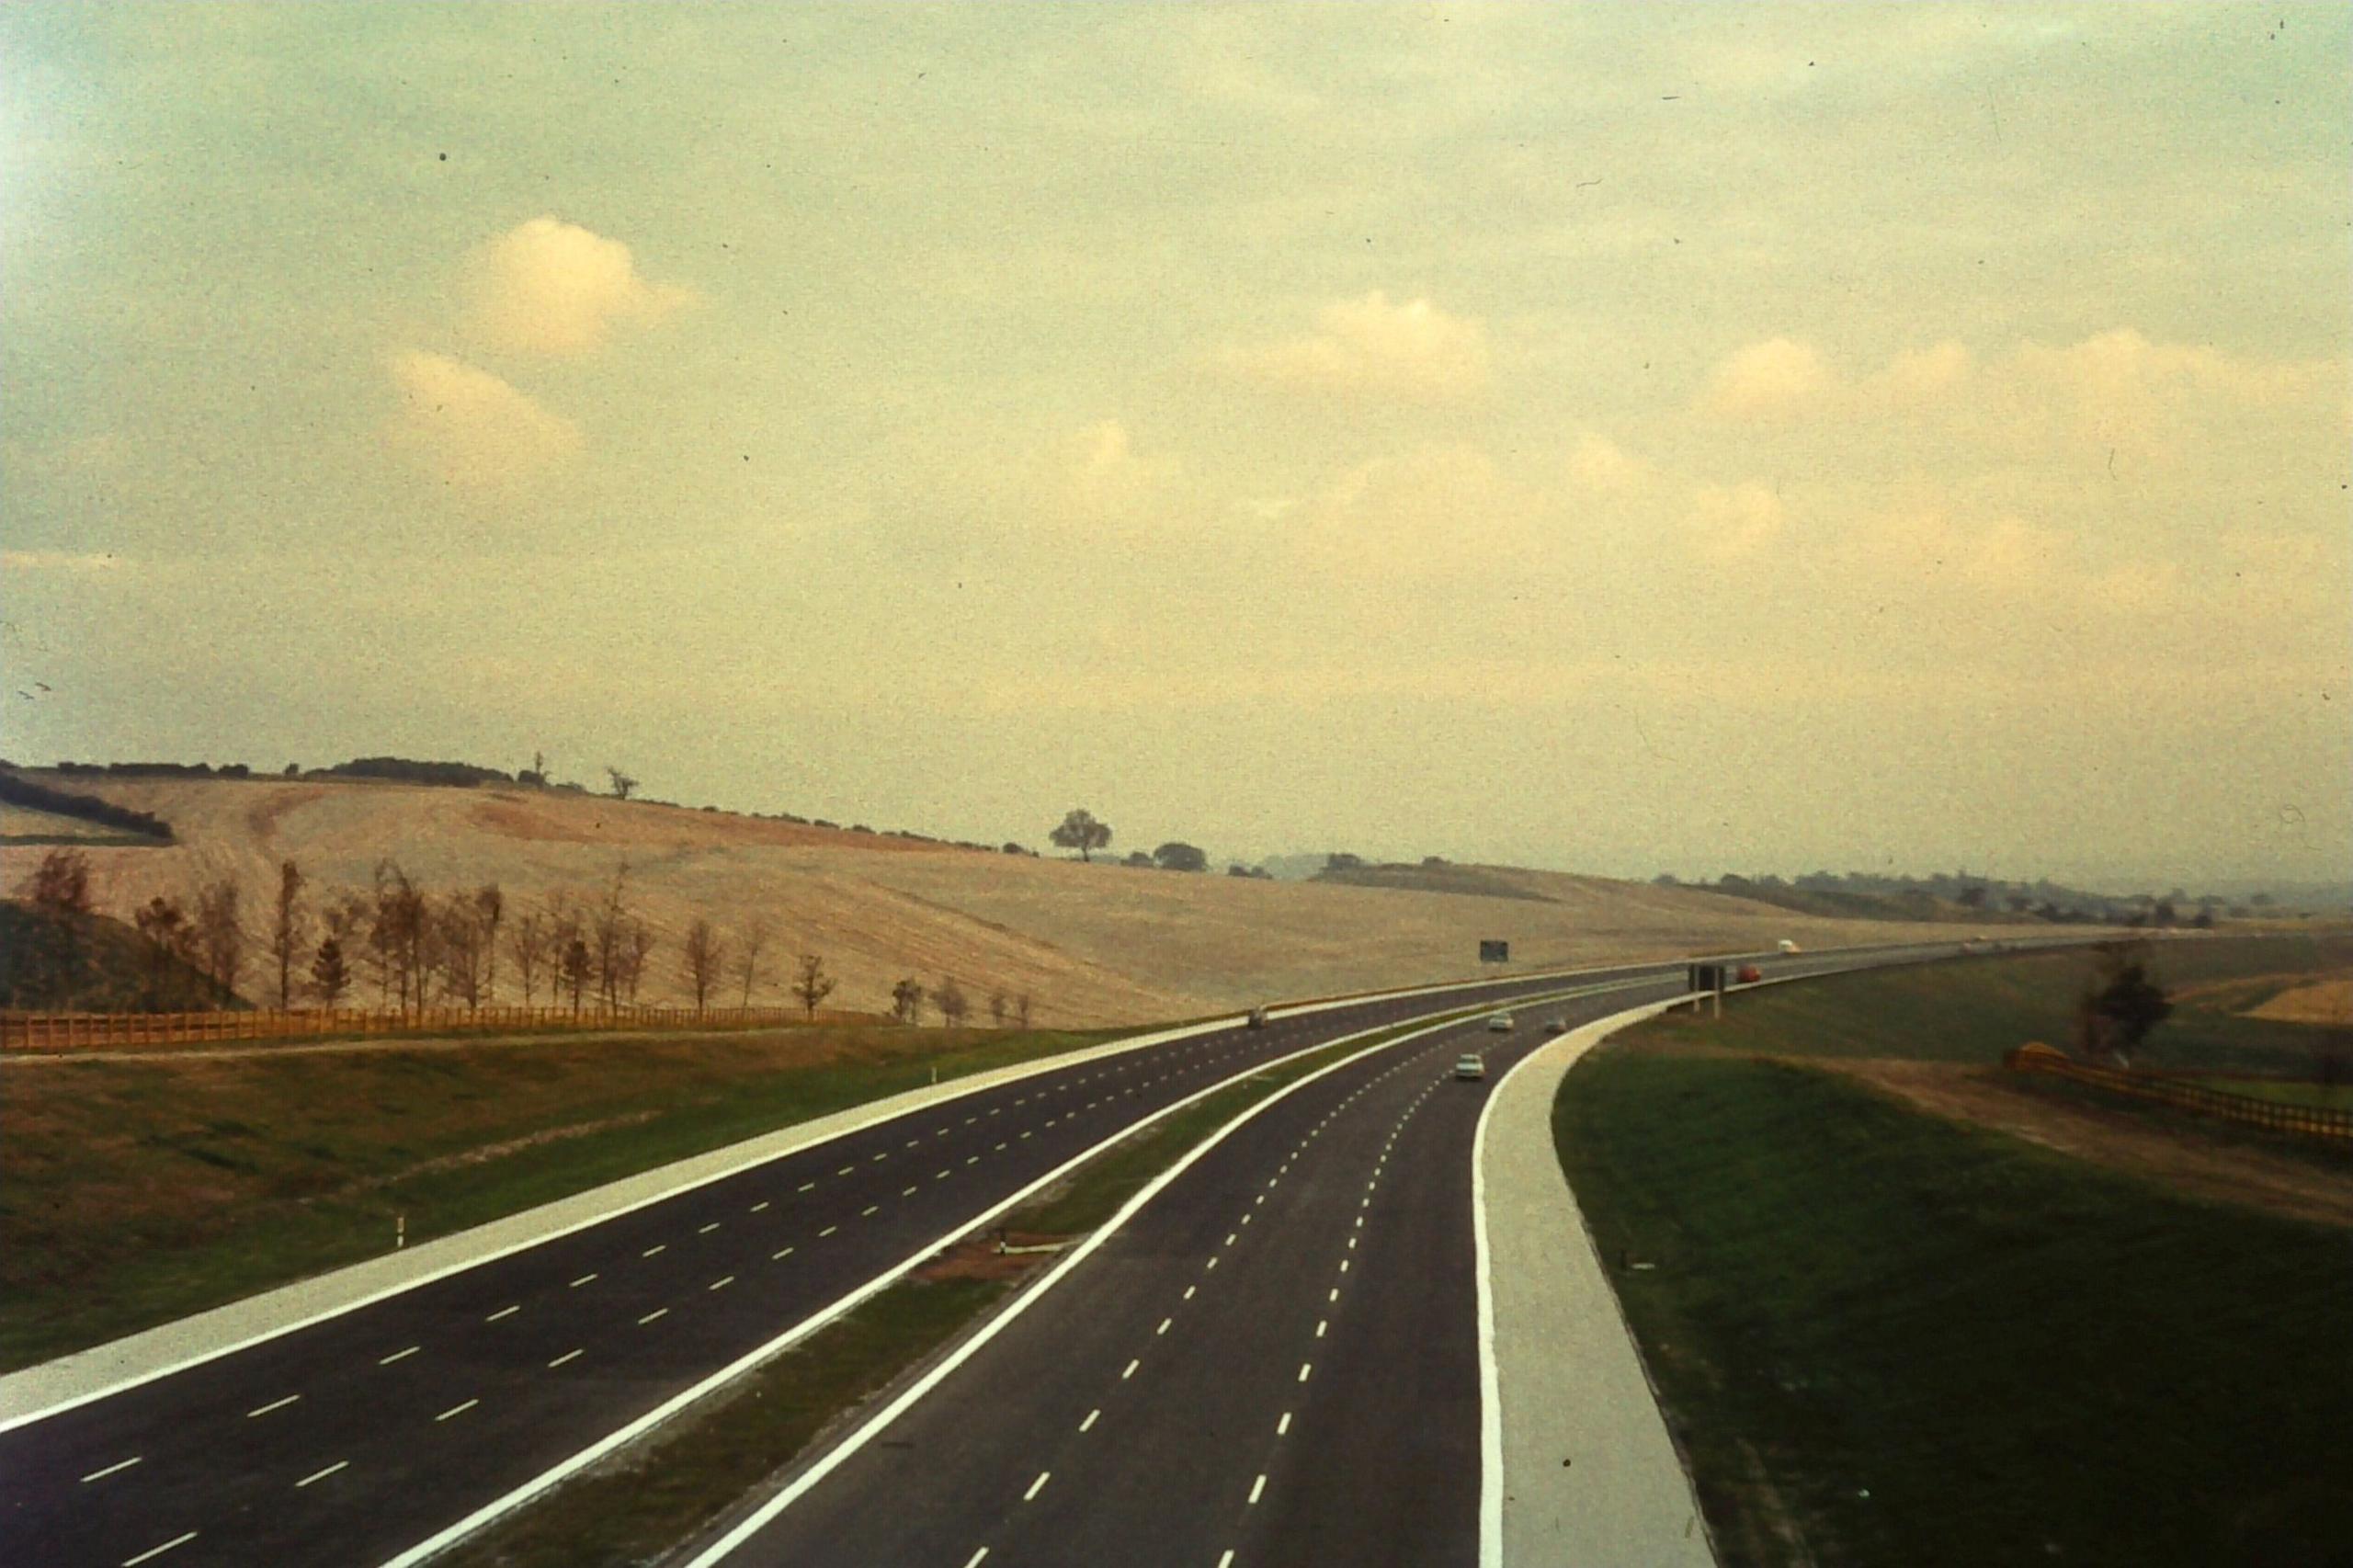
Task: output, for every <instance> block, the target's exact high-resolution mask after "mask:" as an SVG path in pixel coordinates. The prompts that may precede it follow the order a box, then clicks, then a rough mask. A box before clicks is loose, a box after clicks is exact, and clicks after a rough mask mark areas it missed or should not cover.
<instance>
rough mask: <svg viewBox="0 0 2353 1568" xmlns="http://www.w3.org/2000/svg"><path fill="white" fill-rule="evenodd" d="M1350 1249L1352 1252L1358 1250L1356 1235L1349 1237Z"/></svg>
mask: <svg viewBox="0 0 2353 1568" xmlns="http://www.w3.org/2000/svg"><path fill="white" fill-rule="evenodd" d="M1348 1250H1349V1251H1350V1252H1354V1251H1356V1250H1357V1239H1356V1237H1354V1236H1350V1237H1349V1238H1348Z"/></svg>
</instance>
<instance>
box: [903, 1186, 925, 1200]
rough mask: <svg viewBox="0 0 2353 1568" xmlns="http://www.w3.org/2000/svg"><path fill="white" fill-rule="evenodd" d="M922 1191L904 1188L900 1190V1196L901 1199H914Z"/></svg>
mask: <svg viewBox="0 0 2353 1568" xmlns="http://www.w3.org/2000/svg"><path fill="white" fill-rule="evenodd" d="M921 1190H923V1189H922V1188H921V1187H901V1188H899V1196H900V1197H902V1198H913V1197H914V1196H915V1194H916V1193H917V1192H920V1191H921Z"/></svg>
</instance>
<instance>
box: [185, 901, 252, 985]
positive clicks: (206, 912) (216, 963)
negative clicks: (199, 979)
mask: <svg viewBox="0 0 2353 1568" xmlns="http://www.w3.org/2000/svg"><path fill="white" fill-rule="evenodd" d="M242 900H243V889H242V888H241V887H240V886H239V884H238V881H237V879H236V877H235V876H234V875H233V874H230V875H223V876H220V877H215V878H214V879H213V880H212V881H209V882H207V883H205V884H204V885H203V886H202V887H200V888H199V889H197V891H196V937H197V950H198V952H199V955H200V957H201V958H202V960H203V962H204V968H205V971H206V972H207V973H209V974H210V975H211V976H212V983H214V984H215V985H218V986H219V987H220V988H221V989H222V991H223V992H226V993H228V994H230V995H232V996H233V995H234V994H236V990H237V981H238V980H239V978H240V977H241V976H242V975H243V973H244V967H245V927H244V922H243V921H242V920H241V919H240V918H239V916H238V906H239V904H240V903H241V902H242Z"/></svg>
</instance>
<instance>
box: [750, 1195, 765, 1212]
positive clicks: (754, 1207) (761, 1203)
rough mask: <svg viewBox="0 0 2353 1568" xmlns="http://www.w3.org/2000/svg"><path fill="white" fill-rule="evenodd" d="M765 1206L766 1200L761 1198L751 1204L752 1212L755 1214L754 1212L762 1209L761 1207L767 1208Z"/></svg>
mask: <svg viewBox="0 0 2353 1568" xmlns="http://www.w3.org/2000/svg"><path fill="white" fill-rule="evenodd" d="M767 1206H768V1200H767V1199H765V1198H763V1199H760V1200H759V1201H758V1202H757V1203H755V1204H753V1205H752V1212H753V1213H755V1214H756V1213H758V1212H759V1211H760V1210H763V1209H765V1208H767Z"/></svg>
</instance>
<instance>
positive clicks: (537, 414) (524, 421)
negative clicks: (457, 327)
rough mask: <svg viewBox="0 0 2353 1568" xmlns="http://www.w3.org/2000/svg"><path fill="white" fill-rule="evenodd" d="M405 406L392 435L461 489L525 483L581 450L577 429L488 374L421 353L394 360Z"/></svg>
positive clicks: (394, 422) (412, 351)
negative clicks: (520, 481)
mask: <svg viewBox="0 0 2353 1568" xmlns="http://www.w3.org/2000/svg"><path fill="white" fill-rule="evenodd" d="M391 369H392V381H393V384H394V386H395V388H396V389H397V391H398V392H399V396H400V409H399V412H398V413H397V414H395V415H393V418H392V426H391V429H390V435H391V437H392V441H393V444H394V445H396V446H398V447H400V448H402V449H404V450H405V451H407V452H408V453H409V454H410V455H411V456H412V457H414V458H415V459H416V460H418V461H419V462H421V463H422V464H424V465H425V466H426V468H427V469H428V470H429V471H431V472H434V473H436V474H438V475H439V476H440V477H441V478H443V479H445V480H447V481H449V482H450V483H457V484H466V485H477V486H479V485H494V484H498V483H506V482H508V481H511V480H516V479H521V478H527V477H529V476H530V475H532V474H534V473H537V472H540V471H542V470H544V469H546V468H548V467H549V466H550V465H551V464H554V463H556V462H559V461H561V460H563V459H565V458H568V457H570V456H571V455H572V454H573V453H574V452H576V451H577V450H579V449H580V427H579V426H577V425H574V423H573V422H572V421H571V420H569V419H566V418H564V417H563V416H562V415H557V414H551V413H550V412H549V411H548V410H546V409H544V408H542V407H540V405H539V403H536V402H534V401H532V399H531V398H530V396H529V394H528V393H525V392H519V391H517V389H515V388H514V387H512V386H510V385H508V384H507V383H506V382H505V381H501V380H499V379H498V378H497V377H496V376H494V375H492V374H491V373H490V372H489V371H487V370H484V369H479V368H477V367H475V366H472V365H469V364H466V363H465V362H464V361H462V360H459V359H452V358H449V357H448V356H447V355H442V354H433V353H428V352H426V350H424V349H421V348H411V349H405V350H404V351H402V352H401V353H398V354H395V355H393V356H392V366H391Z"/></svg>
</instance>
